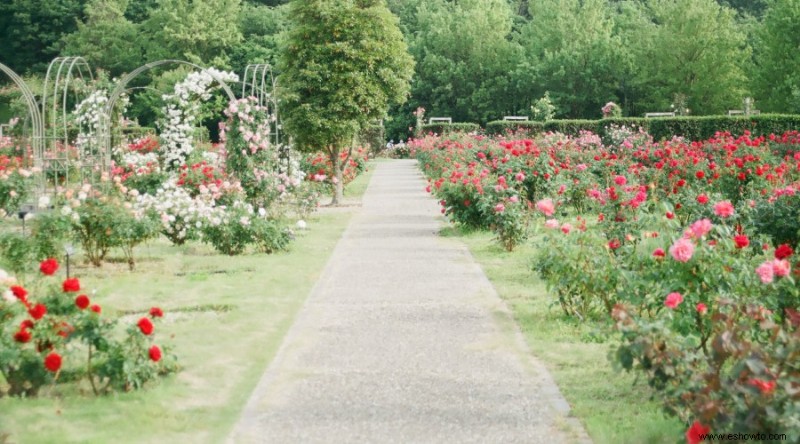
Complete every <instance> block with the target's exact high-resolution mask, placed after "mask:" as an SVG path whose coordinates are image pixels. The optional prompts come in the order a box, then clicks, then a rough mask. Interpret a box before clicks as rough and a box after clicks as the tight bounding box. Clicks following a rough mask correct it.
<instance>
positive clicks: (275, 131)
mask: <svg viewBox="0 0 800 444" xmlns="http://www.w3.org/2000/svg"><path fill="white" fill-rule="evenodd" d="M276 91H277V82H276V78H275V76H274V75H273V72H272V66H271V65H270V64H268V63H251V64H249V65H247V67H245V69H244V75H243V76H242V97H255V98H256V100H257V101H258V104H259V105H260V106H263V107H266V108H267V114H268V115H269V116H271V117H270V143H272V145H273V146H274V147H275V149H278V150H280V158H281V170H282V171H283V172H286V173H290V172H291V166H290V160H289V157H290V156H289V153H290V149H291V148H290V146H289V144H284V145H282V144H281V129H282V128H281V120H280V114H279V113H278V95H277V93H276Z"/></svg>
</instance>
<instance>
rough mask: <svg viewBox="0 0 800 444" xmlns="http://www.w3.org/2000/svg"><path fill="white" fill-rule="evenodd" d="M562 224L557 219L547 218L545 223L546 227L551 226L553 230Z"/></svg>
mask: <svg viewBox="0 0 800 444" xmlns="http://www.w3.org/2000/svg"><path fill="white" fill-rule="evenodd" d="M560 225H561V224H559V223H558V220H556V219H547V221H545V223H544V226H545V228H550V229H551V230H555V229H557V228H558V227H559V226H560Z"/></svg>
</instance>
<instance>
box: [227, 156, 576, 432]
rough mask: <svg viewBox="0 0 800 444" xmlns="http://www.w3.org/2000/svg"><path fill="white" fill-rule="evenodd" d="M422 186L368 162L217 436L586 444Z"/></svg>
mask: <svg viewBox="0 0 800 444" xmlns="http://www.w3.org/2000/svg"><path fill="white" fill-rule="evenodd" d="M424 188H425V182H424V180H423V179H422V176H421V175H420V173H419V171H418V169H417V165H416V162H415V161H406V160H398V161H391V162H383V163H378V164H377V166H376V171H375V172H374V175H373V177H372V181H371V183H370V185H369V188H368V189H367V192H366V194H365V195H364V198H363V207H362V208H361V210H360V211H359V212H358V213H356V214H355V215H354V216H353V219H352V221H351V222H350V225H349V227H348V228H347V230H346V231H345V233H344V235H343V237H342V239H341V240H340V241H339V243H338V245H337V246H336V249H335V250H334V252H333V255H332V256H331V259H330V261H329V262H328V264H327V266H326V268H325V270H324V271H323V274H322V276H321V277H320V280H319V282H318V283H317V285H316V287H315V288H314V290H313V291H312V293H311V295H310V296H309V299H308V301H307V302H306V305H305V307H304V308H303V309H302V311H301V312H300V314H299V316H298V319H297V321H296V322H295V324H294V325H293V326H292V328H291V329H290V331H289V333H288V335H287V336H286V338H285V339H284V342H283V344H282V346H281V349H280V350H279V352H278V355H277V356H276V358H275V359H274V361H273V362H272V364H271V365H270V367H269V368H268V369H267V372H266V373H265V374H264V376H263V377H262V379H261V381H260V382H259V384H258V386H257V388H256V390H255V391H254V392H253V395H252V397H251V398H250V401H249V402H248V404H247V406H246V407H245V410H244V412H243V414H242V417H241V419H240V421H239V423H238V424H237V425H236V427H235V429H234V430H233V432H232V434H231V436H230V437H229V439H228V442H230V443H467V442H472V443H505V442H518V443H548V444H550V443H569V442H587V441H588V439H587V438H586V434H585V432H584V431H583V429H582V428H581V427H580V425H579V424H578V423H577V421H576V420H574V419H570V418H569V417H568V415H569V406H568V405H567V404H566V402H565V401H564V399H563V398H562V397H561V395H560V394H559V392H558V389H557V388H556V386H555V384H554V383H553V382H552V380H551V378H550V376H549V375H548V374H547V372H546V371H545V370H544V369H543V367H542V366H541V365H540V364H538V363H537V362H535V361H533V359H532V358H531V357H530V354H529V352H528V351H527V348H526V347H525V345H524V343H523V341H522V337H521V335H520V333H519V331H518V330H517V329H516V327H515V325H514V324H513V322H512V321H511V320H510V318H509V315H508V312H507V310H506V308H505V305H504V304H503V303H502V301H501V300H500V299H499V297H498V296H497V294H496V293H495V291H494V289H493V288H492V286H491V284H490V283H489V281H488V280H487V279H486V277H485V275H484V274H483V272H482V271H481V269H480V267H479V266H478V265H477V264H476V262H475V261H474V259H473V258H472V256H471V255H470V253H469V252H468V250H467V249H466V248H465V247H464V245H463V244H461V243H459V242H458V241H457V240H454V239H445V238H441V237H439V236H438V235H437V233H438V231H439V229H440V227H441V225H442V222H441V218H440V217H439V216H440V213H439V207H438V205H437V203H436V202H435V201H434V200H433V199H432V198H431V197H430V196H428V195H426V193H425V192H424Z"/></svg>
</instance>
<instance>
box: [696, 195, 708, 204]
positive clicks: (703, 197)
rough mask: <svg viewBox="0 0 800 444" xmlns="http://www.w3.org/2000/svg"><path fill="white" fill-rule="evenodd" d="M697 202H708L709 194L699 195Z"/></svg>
mask: <svg viewBox="0 0 800 444" xmlns="http://www.w3.org/2000/svg"><path fill="white" fill-rule="evenodd" d="M697 202H698V203H700V204H702V205H705V204H707V203H708V196H706V195H705V194H701V195H699V196H697Z"/></svg>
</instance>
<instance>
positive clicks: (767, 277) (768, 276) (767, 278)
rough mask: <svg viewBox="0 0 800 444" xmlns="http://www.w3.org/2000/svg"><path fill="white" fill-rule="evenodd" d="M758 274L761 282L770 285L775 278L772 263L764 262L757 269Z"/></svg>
mask: <svg viewBox="0 0 800 444" xmlns="http://www.w3.org/2000/svg"><path fill="white" fill-rule="evenodd" d="M756 274H758V277H759V278H761V282H763V283H765V284H769V283H770V282H772V281H773V279H774V278H775V269H774V268H773V266H772V262H764V263H763V264H761V265H759V266H758V268H756Z"/></svg>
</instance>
